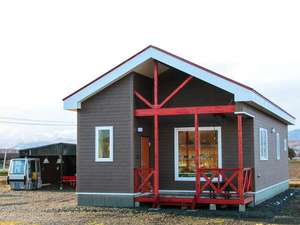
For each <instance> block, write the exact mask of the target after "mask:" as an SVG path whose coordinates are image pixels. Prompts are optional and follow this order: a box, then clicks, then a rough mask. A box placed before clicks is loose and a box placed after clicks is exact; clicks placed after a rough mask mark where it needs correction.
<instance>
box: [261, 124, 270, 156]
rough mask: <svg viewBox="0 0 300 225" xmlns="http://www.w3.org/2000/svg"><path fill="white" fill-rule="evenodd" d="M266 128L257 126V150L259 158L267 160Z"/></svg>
mask: <svg viewBox="0 0 300 225" xmlns="http://www.w3.org/2000/svg"><path fill="white" fill-rule="evenodd" d="M268 151H269V150H268V130H267V129H265V128H259V152H260V160H268V154H269V153H268Z"/></svg>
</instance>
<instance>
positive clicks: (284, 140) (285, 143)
mask: <svg viewBox="0 0 300 225" xmlns="http://www.w3.org/2000/svg"><path fill="white" fill-rule="evenodd" d="M283 145H284V146H283V150H284V151H285V152H286V151H287V150H288V142H287V139H286V138H285V139H283Z"/></svg>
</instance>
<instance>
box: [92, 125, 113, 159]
mask: <svg viewBox="0 0 300 225" xmlns="http://www.w3.org/2000/svg"><path fill="white" fill-rule="evenodd" d="M95 161H96V162H112V161H113V127H112V126H105V127H95Z"/></svg>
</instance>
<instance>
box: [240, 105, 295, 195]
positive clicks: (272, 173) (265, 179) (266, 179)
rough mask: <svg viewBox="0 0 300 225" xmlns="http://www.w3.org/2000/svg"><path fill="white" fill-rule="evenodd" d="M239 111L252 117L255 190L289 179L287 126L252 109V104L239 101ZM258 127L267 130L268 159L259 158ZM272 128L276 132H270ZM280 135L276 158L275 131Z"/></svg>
mask: <svg viewBox="0 0 300 225" xmlns="http://www.w3.org/2000/svg"><path fill="white" fill-rule="evenodd" d="M238 108H239V111H245V112H248V113H250V114H252V115H253V116H255V118H254V127H253V129H254V130H253V133H254V159H255V164H254V169H255V190H256V191H258V190H260V189H263V188H266V187H268V186H271V185H274V184H277V183H279V182H282V181H285V180H287V179H289V175H288V151H284V141H283V140H284V139H285V138H286V139H287V135H288V126H287V125H286V124H285V123H283V122H281V121H279V120H277V119H276V118H274V117H272V116H269V115H267V114H265V113H264V112H262V111H258V110H256V109H254V108H253V107H252V106H250V105H247V104H243V103H239V104H238ZM259 128H266V129H267V130H268V146H269V148H268V150H269V152H268V153H269V157H268V160H260V147H259ZM272 128H275V130H276V132H275V133H272V132H271V130H272ZM277 132H278V133H279V135H280V160H277V159H276V133H277Z"/></svg>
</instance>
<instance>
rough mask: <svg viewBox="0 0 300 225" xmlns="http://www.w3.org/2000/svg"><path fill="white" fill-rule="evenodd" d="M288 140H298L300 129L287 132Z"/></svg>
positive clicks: (299, 138)
mask: <svg viewBox="0 0 300 225" xmlns="http://www.w3.org/2000/svg"><path fill="white" fill-rule="evenodd" d="M289 140H290V141H297V140H299V141H300V129H297V130H292V131H290V132H289Z"/></svg>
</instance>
